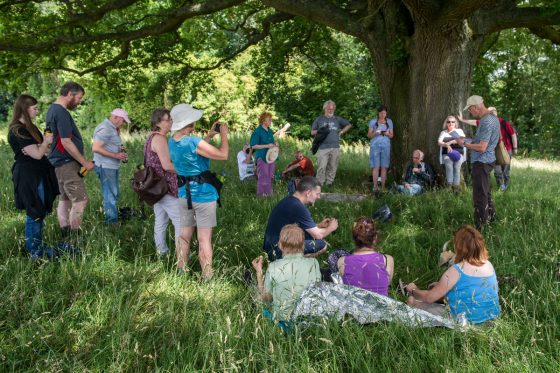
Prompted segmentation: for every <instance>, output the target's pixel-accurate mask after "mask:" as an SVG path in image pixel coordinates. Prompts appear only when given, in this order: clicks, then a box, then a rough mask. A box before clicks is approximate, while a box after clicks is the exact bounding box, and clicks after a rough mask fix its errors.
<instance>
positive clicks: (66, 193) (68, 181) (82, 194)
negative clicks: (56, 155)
mask: <svg viewBox="0 0 560 373" xmlns="http://www.w3.org/2000/svg"><path fill="white" fill-rule="evenodd" d="M80 167H81V166H80V164H79V163H78V162H68V163H66V164H63V165H62V166H59V167H57V168H55V169H54V172H55V174H56V178H57V179H58V189H59V190H60V197H59V199H60V201H68V200H70V201H72V203H75V202H81V201H85V200H87V194H86V186H85V184H84V179H83V178H81V177H80V176H79V175H78V172H80Z"/></svg>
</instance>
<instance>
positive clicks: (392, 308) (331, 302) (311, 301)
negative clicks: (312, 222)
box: [292, 282, 461, 329]
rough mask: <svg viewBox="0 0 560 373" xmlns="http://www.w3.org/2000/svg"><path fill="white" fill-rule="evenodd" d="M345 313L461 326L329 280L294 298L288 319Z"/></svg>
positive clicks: (360, 318) (371, 319) (364, 319)
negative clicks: (291, 312)
mask: <svg viewBox="0 0 560 373" xmlns="http://www.w3.org/2000/svg"><path fill="white" fill-rule="evenodd" d="M345 315H350V316H352V317H353V318H354V319H356V321H357V322H359V323H360V324H368V323H375V322H379V321H396V322H400V323H402V324H404V325H406V326H410V327H434V326H444V327H446V328H450V329H453V328H460V327H461V325H460V324H458V323H456V322H454V321H453V320H451V319H448V318H444V317H441V316H436V315H433V314H431V313H429V312H426V311H424V310H420V309H417V308H412V307H410V306H408V305H407V304H405V303H403V302H399V301H396V300H394V299H391V298H388V297H385V296H383V295H380V294H377V293H373V292H371V291H367V290H364V289H360V288H357V287H354V286H349V285H343V284H334V283H329V282H320V283H317V284H314V285H311V286H309V287H308V288H307V289H306V290H305V291H304V292H303V293H302V294H301V296H300V298H299V299H298V301H297V303H296V307H295V309H294V312H293V314H292V319H293V320H296V319H299V318H300V317H309V316H312V317H313V316H314V317H333V318H336V319H337V320H338V321H341V320H342V319H343V318H344V317H345Z"/></svg>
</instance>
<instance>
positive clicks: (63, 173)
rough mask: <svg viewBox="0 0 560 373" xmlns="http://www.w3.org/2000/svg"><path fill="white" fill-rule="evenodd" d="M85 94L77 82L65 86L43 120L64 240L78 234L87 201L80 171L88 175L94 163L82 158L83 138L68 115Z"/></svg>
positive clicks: (58, 215)
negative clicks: (49, 140)
mask: <svg viewBox="0 0 560 373" xmlns="http://www.w3.org/2000/svg"><path fill="white" fill-rule="evenodd" d="M84 94H85V90H84V88H83V87H82V86H81V85H79V84H78V83H75V82H67V83H65V84H64V85H63V86H62V88H61V89H60V96H59V97H58V99H57V100H56V101H55V102H54V103H53V104H52V105H51V106H50V107H49V110H48V111H47V117H46V122H47V129H49V130H51V131H52V134H53V146H52V147H51V151H50V153H49V155H48V158H49V162H51V164H52V165H53V166H54V169H55V173H56V177H57V179H58V188H59V190H60V198H59V200H58V208H57V211H56V212H57V217H58V223H59V224H60V228H61V230H62V236H63V237H67V236H68V235H70V233H76V232H77V231H78V229H79V228H80V225H81V224H82V217H83V214H84V210H85V208H86V205H87V202H88V198H87V193H86V187H85V183H84V179H83V177H82V176H80V168H83V169H84V170H85V171H86V172H87V171H91V170H93V167H94V164H93V162H92V161H90V160H88V159H86V157H85V156H84V142H83V140H82V135H81V134H80V131H79V130H78V127H77V126H76V123H75V122H74V119H73V118H72V116H71V115H70V112H69V110H74V109H75V108H77V107H78V105H79V104H80V102H82V98H83V97H84ZM82 175H83V173H82Z"/></svg>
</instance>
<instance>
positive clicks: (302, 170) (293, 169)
mask: <svg viewBox="0 0 560 373" xmlns="http://www.w3.org/2000/svg"><path fill="white" fill-rule="evenodd" d="M314 174H315V168H314V167H313V162H312V161H311V159H309V158H307V157H306V156H305V155H303V152H302V151H301V150H298V151H297V152H296V154H295V159H294V160H293V161H292V162H290V164H288V165H287V166H286V168H285V169H284V171H282V178H283V179H288V178H290V177H296V178H301V177H304V176H313V175H314Z"/></svg>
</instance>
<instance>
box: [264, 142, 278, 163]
mask: <svg viewBox="0 0 560 373" xmlns="http://www.w3.org/2000/svg"><path fill="white" fill-rule="evenodd" d="M279 153H280V149H278V147H277V146H275V147H274V148H270V149H268V151H267V152H266V163H273V162H274V161H275V160H276V159H277V158H278V154H279Z"/></svg>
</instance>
